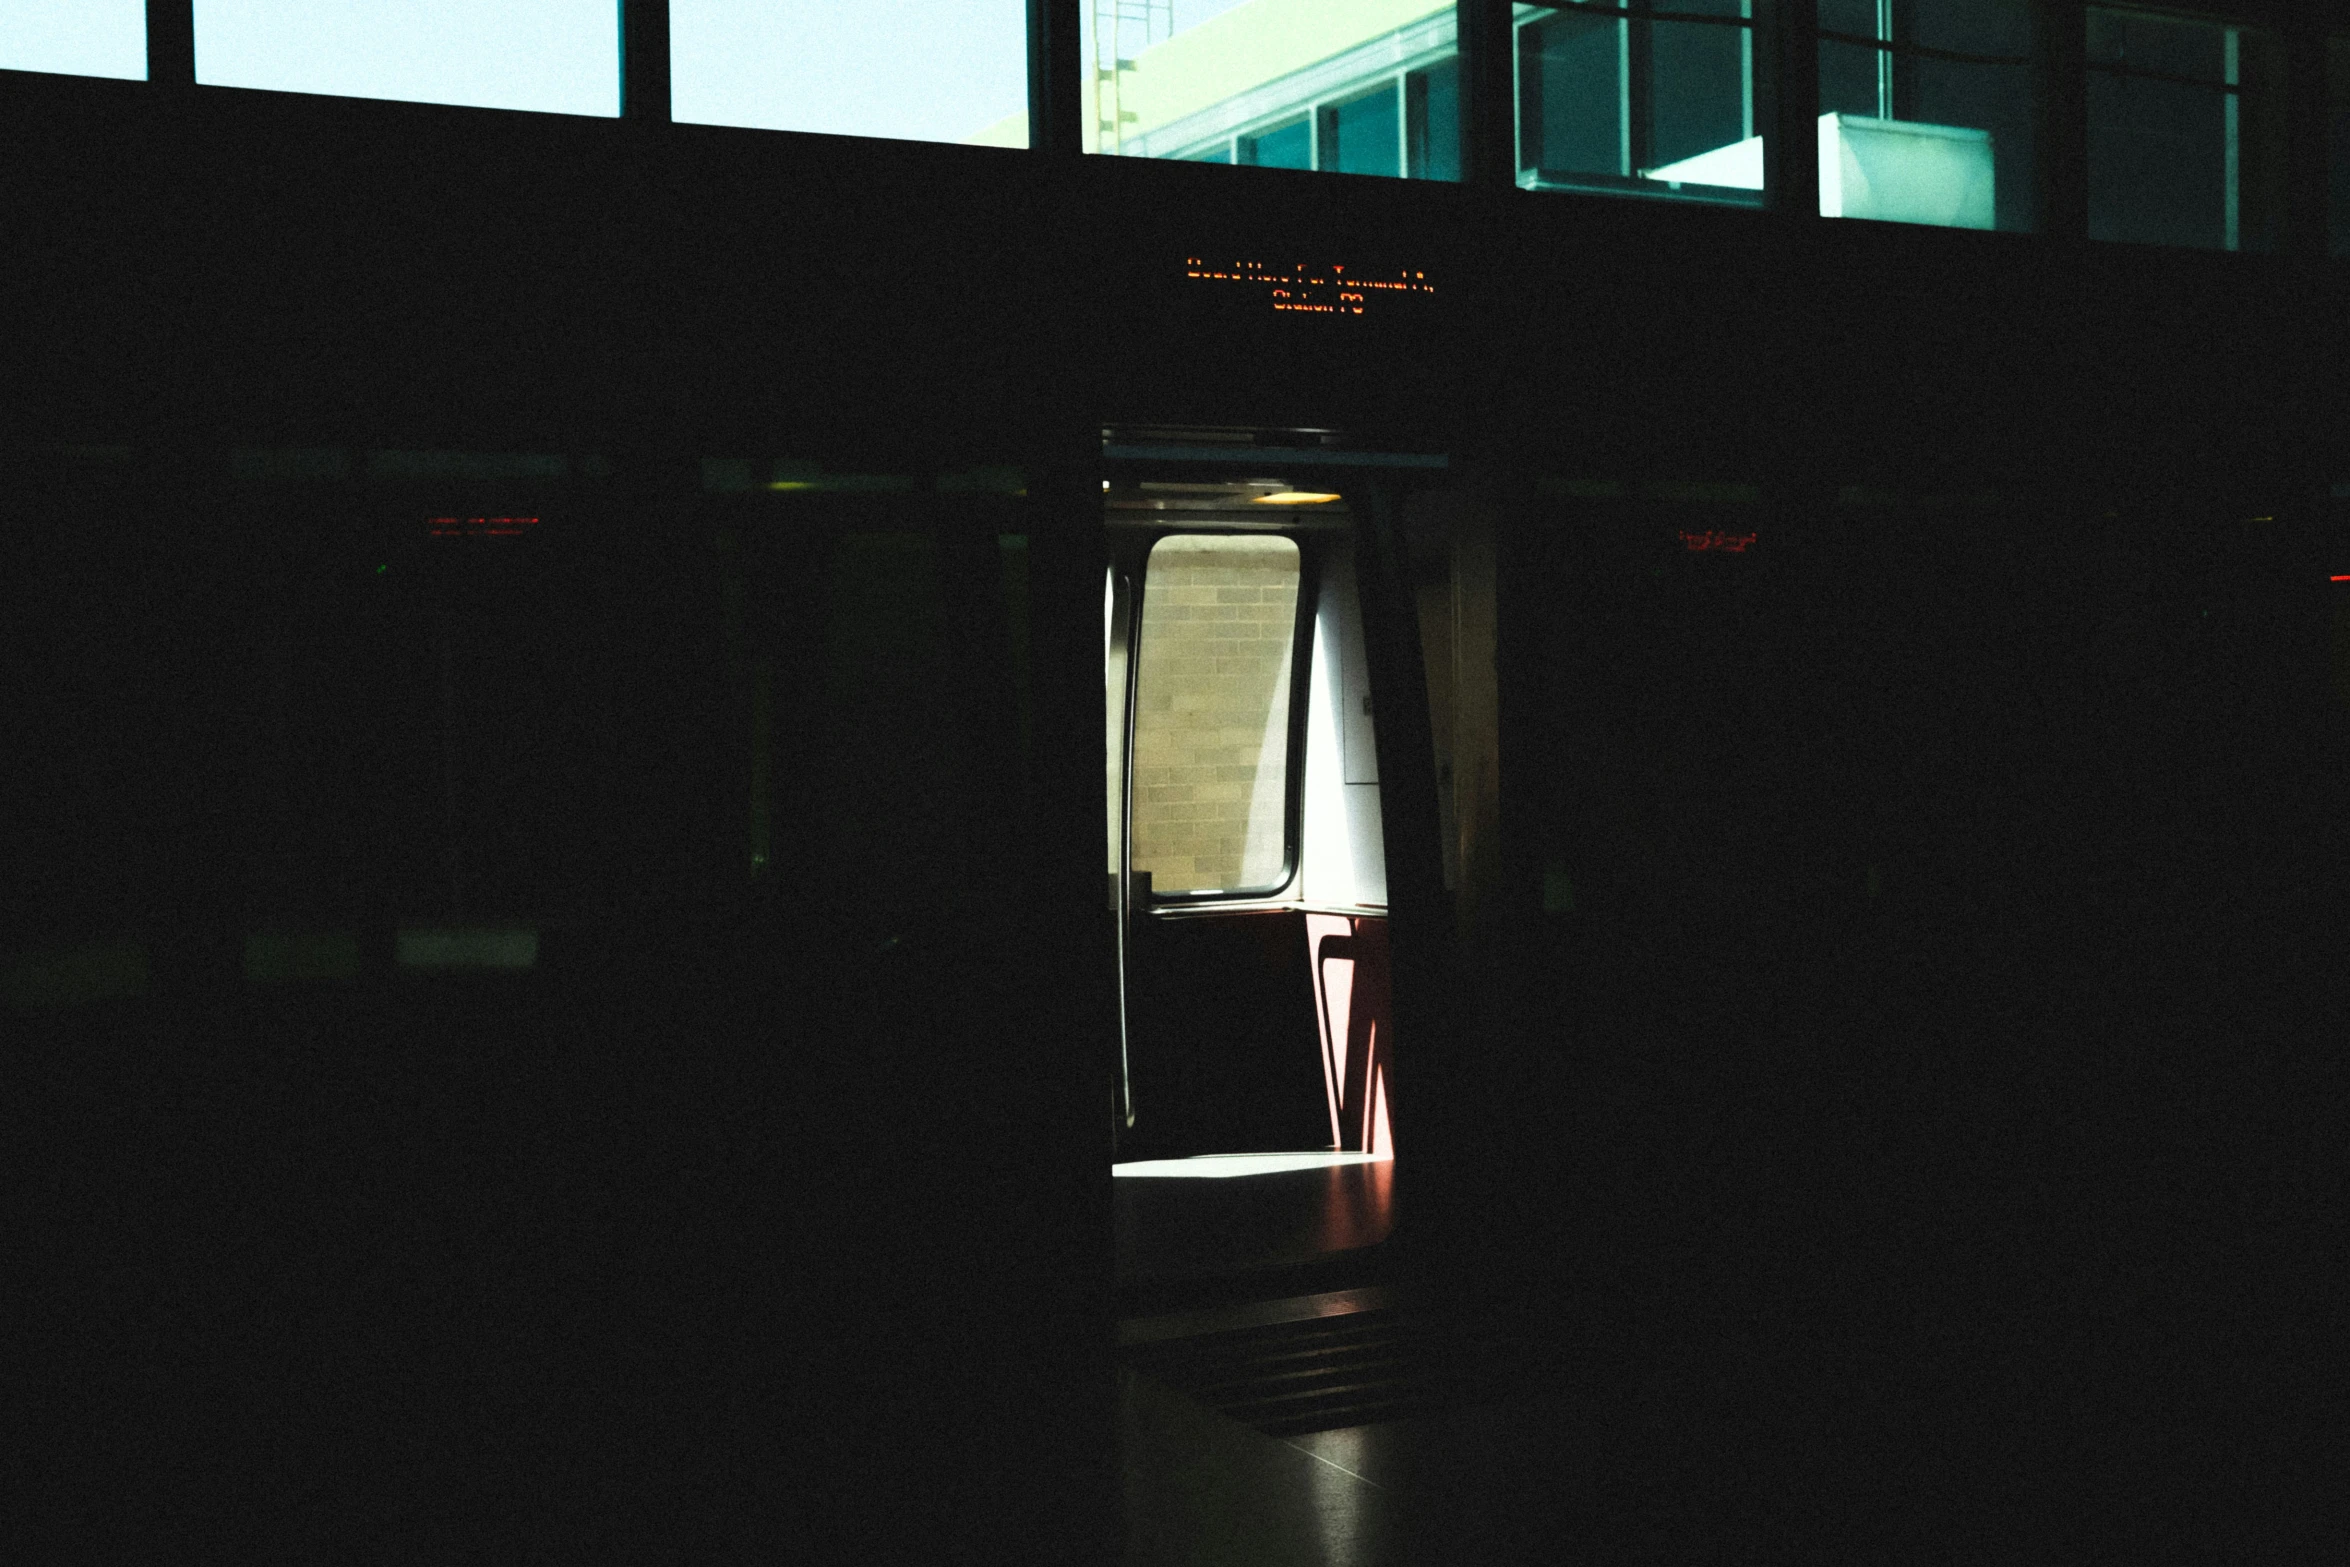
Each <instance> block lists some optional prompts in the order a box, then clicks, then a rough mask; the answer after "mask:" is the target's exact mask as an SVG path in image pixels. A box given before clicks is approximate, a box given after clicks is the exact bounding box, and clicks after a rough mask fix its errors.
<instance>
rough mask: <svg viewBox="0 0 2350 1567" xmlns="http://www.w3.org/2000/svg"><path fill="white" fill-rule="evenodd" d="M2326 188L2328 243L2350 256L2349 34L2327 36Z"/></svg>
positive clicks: (2338, 253) (2336, 253) (2343, 254)
mask: <svg viewBox="0 0 2350 1567" xmlns="http://www.w3.org/2000/svg"><path fill="white" fill-rule="evenodd" d="M2326 190H2327V201H2326V208H2327V224H2326V226H2327V230H2328V243H2329V247H2330V248H2331V250H2332V251H2333V253H2334V254H2335V255H2337V256H2350V38H2329V39H2328V40H2326Z"/></svg>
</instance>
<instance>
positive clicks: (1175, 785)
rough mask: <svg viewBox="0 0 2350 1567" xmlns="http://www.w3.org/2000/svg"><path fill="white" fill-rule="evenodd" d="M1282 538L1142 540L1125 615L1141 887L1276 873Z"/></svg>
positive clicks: (1283, 786) (1286, 851) (1285, 685)
mask: <svg viewBox="0 0 2350 1567" xmlns="http://www.w3.org/2000/svg"><path fill="white" fill-rule="evenodd" d="M1299 577H1300V557H1299V554H1298V548H1297V544H1296V542H1295V541H1294V540H1290V539H1284V538H1267V537H1262V536H1248V535H1238V536H1235V535H1218V534H1178V535H1176V536H1174V537H1172V538H1165V539H1161V540H1160V541H1159V542H1158V543H1157V544H1156V545H1154V546H1153V547H1152V549H1151V554H1150V564H1149V567H1148V569H1147V571H1146V573H1145V575H1144V578H1143V594H1142V616H1141V619H1140V622H1139V624H1138V626H1137V628H1136V649H1135V658H1136V660H1137V667H1136V670H1135V681H1134V741H1133V744H1134V751H1133V757H1134V762H1133V783H1132V790H1133V793H1132V801H1133V803H1132V807H1131V809H1132V816H1131V821H1132V842H1133V861H1132V863H1133V866H1134V869H1135V870H1137V871H1148V872H1150V875H1151V890H1152V891H1153V892H1154V893H1189V894H1205V893H1233V894H1240V893H1257V894H1262V893H1267V892H1277V891H1279V890H1280V889H1281V887H1282V886H1283V885H1284V884H1285V883H1286V882H1287V881H1288V879H1289V872H1290V867H1291V865H1292V864H1293V862H1294V860H1295V854H1294V848H1295V846H1294V845H1293V844H1292V843H1291V842H1290V820H1289V816H1290V813H1289V739H1290V700H1291V695H1292V686H1293V685H1294V684H1295V682H1294V681H1293V680H1292V679H1291V672H1292V664H1293V657H1294V654H1295V651H1296V644H1297V621H1298V614H1297V610H1298V587H1299Z"/></svg>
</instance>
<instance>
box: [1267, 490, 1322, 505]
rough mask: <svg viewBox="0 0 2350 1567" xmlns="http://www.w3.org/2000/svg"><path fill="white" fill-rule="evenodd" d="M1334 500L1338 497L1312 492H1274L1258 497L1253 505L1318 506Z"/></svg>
mask: <svg viewBox="0 0 2350 1567" xmlns="http://www.w3.org/2000/svg"><path fill="white" fill-rule="evenodd" d="M1336 499H1338V497H1337V496H1335V495H1323V494H1319V493H1317V492H1315V491H1313V490H1276V491H1274V492H1273V493H1272V494H1270V495H1260V496H1258V497H1257V498H1256V500H1255V502H1254V503H1253V504H1255V505H1258V506H1320V505H1322V504H1323V503H1324V502H1326V501H1334V500H1336Z"/></svg>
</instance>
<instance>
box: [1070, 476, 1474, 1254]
mask: <svg viewBox="0 0 2350 1567" xmlns="http://www.w3.org/2000/svg"><path fill="white" fill-rule="evenodd" d="M1332 455H1333V454H1327V453H1324V452H1320V451H1310V450H1298V449H1281V448H1269V447H1267V446H1265V445H1262V444H1258V443H1253V442H1252V443H1249V444H1245V445H1244V444H1241V443H1237V442H1234V443H1230V444H1228V445H1226V446H1223V447H1221V448H1218V447H1212V446H1210V447H1203V446H1196V445H1186V446H1174V445H1169V446H1166V447H1146V446H1128V447H1121V446H1120V445H1118V444H1116V443H1113V444H1112V445H1111V446H1110V447H1109V449H1108V451H1107V452H1106V453H1105V456H1106V458H1107V459H1108V461H1107V462H1106V464H1105V471H1106V472H1107V473H1108V474H1109V475H1110V477H1109V479H1108V481H1107V488H1106V490H1105V492H1104V495H1103V504H1104V507H1105V512H1106V517H1107V522H1108V528H1107V533H1108V536H1109V542H1110V556H1111V559H1110V563H1109V571H1108V576H1107V581H1106V584H1105V595H1104V650H1105V675H1106V681H1105V696H1106V701H1105V719H1106V729H1105V741H1106V762H1107V767H1106V776H1105V785H1106V788H1107V790H1108V797H1109V822H1110V833H1109V843H1108V845H1107V851H1108V852H1107V858H1108V869H1109V876H1108V878H1107V896H1108V898H1109V901H1110V903H1111V905H1112V906H1113V907H1114V908H1115V910H1116V913H1117V918H1118V923H1119V930H1120V953H1119V964H1120V978H1121V995H1122V1009H1121V1019H1122V1037H1121V1039H1120V1041H1119V1045H1120V1060H1119V1072H1118V1083H1119V1092H1118V1100H1117V1104H1116V1107H1115V1117H1114V1126H1113V1145H1114V1149H1115V1153H1114V1156H1113V1166H1114V1170H1115V1172H1116V1173H1117V1174H1118V1175H1120V1176H1121V1177H1126V1179H1121V1180H1120V1181H1119V1182H1118V1183H1117V1184H1118V1191H1119V1211H1120V1235H1119V1246H1120V1269H1121V1274H1122V1276H1126V1277H1128V1278H1130V1279H1138V1278H1141V1277H1143V1276H1146V1275H1150V1274H1153V1273H1169V1274H1174V1273H1181V1274H1197V1273H1202V1272H1228V1271H1238V1270H1245V1269H1249V1268H1254V1267H1268V1266H1275V1265H1282V1264H1303V1263H1308V1262H1311V1261H1313V1260H1315V1259H1319V1258H1327V1257H1329V1256H1330V1255H1331V1254H1334V1253H1343V1252H1351V1251H1359V1250H1360V1249H1361V1248H1364V1247H1368V1246H1371V1245H1375V1244H1376V1243H1378V1242H1379V1241H1380V1240H1382V1239H1383V1238H1384V1236H1385V1234H1386V1232H1387V1228H1388V1224H1389V1217H1390V1204H1391V1177H1392V1168H1391V1161H1392V1160H1393V1159H1394V1157H1395V1150H1396V1136H1397V1127H1398V1125H1399V1116H1398V1113H1397V1100H1396V1095H1395V1088H1394V1083H1395V1076H1394V1072H1393V1063H1394V1056H1395V1051H1396V1039H1397V1031H1396V1028H1395V1012H1394V1007H1393V1005H1392V998H1393V985H1392V964H1391V961H1390V954H1391V942H1390V939H1389V937H1390V931H1389V926H1390V913H1391V910H1390V876H1389V867H1390V862H1391V859H1392V858H1393V857H1394V856H1395V854H1396V853H1397V852H1398V851H1397V849H1396V845H1397V844H1398V842H1399V841H1404V842H1405V843H1406V847H1405V848H1404V849H1403V851H1402V852H1404V853H1406V854H1416V855H1417V857H1419V858H1422V859H1425V860H1426V861H1427V862H1428V863H1429V865H1431V866H1440V863H1441V861H1440V848H1439V845H1438V843H1437V841H1436V831H1435V822H1434V820H1433V811H1432V810H1419V809H1415V810H1414V811H1412V812H1411V813H1410V814H1409V816H1408V817H1407V818H1406V821H1405V823H1402V824H1399V823H1398V822H1397V821H1395V820H1392V819H1390V813H1389V812H1388V811H1387V810H1386V809H1385V794H1384V793H1383V791H1384V790H1385V788H1386V778H1385V775H1386V774H1387V773H1388V772H1391V771H1393V770H1394V768H1395V766H1396V765H1397V764H1396V763H1395V762H1394V761H1393V760H1392V757H1393V756H1394V755H1396V754H1399V753H1400V754H1402V755H1405V756H1407V757H1408V758H1409V761H1407V762H1406V763H1405V764H1403V765H1405V766H1417V767H1418V768H1420V769H1421V770H1424V771H1431V772H1432V767H1431V751H1430V744H1429V741H1428V738H1427V730H1426V729H1425V727H1422V726H1424V725H1425V723H1426V710H1425V708H1424V707H1420V706H1419V704H1420V703H1422V702H1424V700H1425V694H1424V684H1423V682H1422V681H1421V680H1420V679H1419V672H1418V667H1417V660H1416V647H1415V648H1414V649H1413V652H1414V654H1415V657H1414V658H1413V659H1412V660H1411V662H1410V668H1409V671H1408V674H1407V673H1405V672H1404V671H1399V670H1395V669H1392V668H1388V667H1385V666H1391V665H1394V664H1395V663H1396V662H1397V661H1396V660H1395V659H1393V658H1382V657H1381V656H1379V654H1380V651H1381V648H1382V646H1383V644H1381V643H1380V641H1379V639H1380V638H1381V637H1390V638H1391V639H1392V636H1391V634H1393V633H1396V632H1399V631H1400V632H1401V633H1402V636H1403V639H1404V640H1407V641H1408V640H1412V639H1414V638H1416V625H1415V624H1414V619H1413V613H1412V609H1411V603H1410V599H1409V597H1408V594H1402V595H1397V596H1395V598H1394V603H1395V605H1396V608H1395V609H1393V610H1388V609H1387V608H1386V605H1387V602H1388V595H1387V594H1386V592H1385V591H1384V590H1385V589H1386V588H1387V586H1388V585H1389V584H1390V582H1391V578H1392V573H1388V572H1384V571H1382V570H1380V569H1379V567H1378V563H1377V562H1376V561H1373V560H1370V559H1367V558H1366V557H1367V556H1368V555H1369V553H1370V552H1371V551H1372V550H1374V549H1375V548H1377V542H1376V533H1375V529H1374V525H1373V523H1372V521H1371V518H1372V517H1373V516H1374V515H1375V514H1376V510H1377V508H1379V507H1381V506H1383V505H1385V504H1386V502H1385V499H1384V498H1383V497H1382V496H1380V495H1379V494H1378V493H1377V492H1376V491H1374V490H1373V489H1372V486H1371V485H1370V484H1368V483H1366V475H1365V474H1364V472H1362V471H1361V470H1360V469H1359V468H1358V469H1355V470H1353V471H1349V470H1348V469H1347V468H1346V467H1345V466H1343V465H1341V464H1334V463H1333V462H1332V461H1331V460H1330V459H1331V456H1332ZM1335 455H1336V456H1338V457H1340V458H1344V457H1358V461H1359V456H1358V454H1354V453H1338V454H1335ZM1317 459H1318V460H1317ZM1435 461H1439V462H1440V461H1441V459H1436V460H1435ZM1367 586H1368V588H1369V589H1370V591H1368V592H1367V591H1366V587H1367ZM1383 615H1384V617H1385V618H1382V617H1383ZM1390 621H1392V622H1395V624H1393V625H1391V624H1389V622H1390ZM1390 681H1392V682H1394V684H1395V685H1396V688H1397V689H1399V690H1403V691H1407V692H1409V700H1407V701H1399V702H1397V703H1395V704H1394V705H1395V706H1398V707H1403V708H1416V709H1417V711H1416V712H1415V713H1412V714H1410V715H1408V716H1409V717H1411V718H1412V719H1414V720H1416V721H1415V722H1413V723H1411V724H1410V725H1409V726H1408V727H1409V728H1410V729H1411V732H1412V738H1411V739H1410V740H1408V741H1406V742H1405V744H1407V745H1409V746H1410V749H1408V750H1403V749H1401V748H1400V747H1399V746H1398V745H1396V744H1394V743H1392V742H1393V741H1394V739H1395V738H1396V737H1390V741H1391V743H1390V744H1388V745H1385V746H1383V745H1382V743H1381V736H1380V734H1379V728H1378V726H1379V724H1380V722H1381V721H1382V715H1383V714H1384V712H1385V709H1384V708H1383V707H1382V705H1381V703H1380V702H1379V701H1378V700H1377V698H1376V691H1377V690H1383V689H1385V688H1386V685H1387V683H1388V682H1390ZM1383 758H1385V759H1386V760H1384V761H1383ZM1413 782H1414V783H1417V784H1425V785H1426V787H1424V788H1413V789H1407V790H1406V791H1405V793H1406V795H1407V796H1408V797H1409V798H1410V799H1411V800H1412V801H1413V803H1414V805H1415V806H1432V802H1433V799H1434V788H1433V778H1432V777H1431V778H1429V779H1425V780H1419V779H1415V780H1413ZM1423 815H1425V816H1427V817H1428V818H1429V819H1428V820H1427V821H1426V822H1424V823H1422V822H1420V821H1419V820H1418V818H1419V817H1420V816H1423ZM1415 827H1417V828H1423V829H1424V830H1421V831H1418V832H1417V833H1415V832H1414V830H1413V829H1414V828H1415ZM1419 838H1425V839H1426V840H1427V841H1426V842H1425V843H1420V842H1418V841H1417V840H1418V839H1419ZM1434 875H1435V876H1436V877H1438V878H1440V876H1441V870H1440V869H1438V870H1436V871H1435V872H1434ZM1421 879H1422V880H1427V879H1428V878H1426V877H1423V878H1421ZM1200 1177H1209V1178H1212V1179H1209V1180H1206V1181H1202V1180H1201V1179H1199V1178H1200Z"/></svg>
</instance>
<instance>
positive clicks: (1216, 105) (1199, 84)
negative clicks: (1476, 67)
mask: <svg viewBox="0 0 2350 1567" xmlns="http://www.w3.org/2000/svg"><path fill="white" fill-rule="evenodd" d="M1454 11H1455V7H1454V4H1453V0H1091V3H1089V4H1088V5H1087V6H1086V8H1085V16H1086V22H1085V27H1086V43H1087V50H1088V53H1087V56H1086V60H1085V67H1086V71H1087V77H1086V83H1085V90H1084V92H1083V93H1082V94H1081V95H1080V99H1081V103H1082V106H1083V112H1084V113H1085V114H1086V115H1087V116H1088V119H1087V122H1086V127H1085V145H1086V146H1087V148H1088V149H1089V150H1091V151H1094V152H1098V153H1108V154H1117V155H1122V156H1125V157H1129V158H1189V159H1194V160H1198V161H1202V162H1209V163H1221V162H1224V161H1225V158H1226V155H1225V154H1224V153H1223V151H1222V149H1223V148H1225V147H1228V146H1230V147H1233V148H1234V149H1235V151H1236V153H1237V156H1236V157H1234V158H1233V159H1232V161H1235V162H1239V163H1254V164H1257V165H1259V166H1260V167H1265V168H1282V169H1312V168H1320V169H1328V170H1337V171H1340V172H1344V173H1351V174H1397V173H1401V172H1404V169H1405V166H1406V155H1405V147H1404V137H1405V135H1406V132H1407V128H1408V129H1409V133H1410V134H1411V135H1412V136H1413V137H1414V138H1415V140H1414V142H1413V147H1414V149H1415V150H1414V152H1413V154H1412V156H1411V158H1410V160H1409V171H1410V173H1411V174H1412V176H1413V177H1415V178H1421V179H1458V178H1459V177H1460V174H1459V168H1460V155H1459V150H1458V149H1459V141H1460V126H1459V118H1460V108H1459V94H1458V91H1457V89H1456V88H1454V87H1453V86H1452V85H1451V82H1452V78H1451V77H1450V76H1449V75H1448V76H1446V77H1444V78H1443V79H1442V84H1441V86H1440V87H1438V88H1437V90H1435V91H1431V90H1430V86H1423V87H1420V88H1417V89H1407V87H1406V85H1405V84H1406V83H1407V82H1411V81H1414V80H1416V79H1417V78H1418V77H1419V76H1420V75H1421V74H1422V73H1429V72H1435V71H1439V70H1443V69H1445V68H1446V66H1447V63H1448V62H1450V61H1452V60H1454V59H1455V58H1457V51H1456V47H1455V38H1456V31H1455V19H1454ZM1430 85H1431V86H1434V85H1435V84H1434V83H1433V82H1432V83H1431V84H1430ZM1407 91H1412V92H1415V93H1416V95H1415V96H1413V97H1412V98H1411V99H1410V102H1411V104H1412V109H1411V111H1410V113H1411V114H1412V115H1413V116H1414V119H1413V120H1412V121H1411V122H1410V124H1409V126H1408V127H1407V125H1406V124H1405V123H1400V122H1399V121H1400V117H1401V116H1402V115H1403V113H1404V109H1403V105H1404V103H1405V98H1404V96H1403V95H1404V94H1405V93H1406V92H1407ZM1423 109H1424V110H1425V113H1426V116H1427V118H1426V119H1425V120H1421V119H1418V118H1417V116H1418V115H1419V114H1420V113H1421V111H1422V110H1423ZM1440 117H1441V119H1442V121H1443V123H1442V124H1441V126H1440V125H1439V124H1438V120H1439V118H1440ZM1382 127H1384V129H1382ZM1422 127H1425V128H1424V129H1423V128H1422ZM1317 141H1319V142H1322V143H1327V144H1328V145H1322V146H1320V147H1317V145H1316V144H1317ZM1423 141H1425V143H1426V155H1425V156H1422V155H1421V153H1420V151H1419V150H1418V149H1420V147H1421V145H1422V142H1423Z"/></svg>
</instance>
